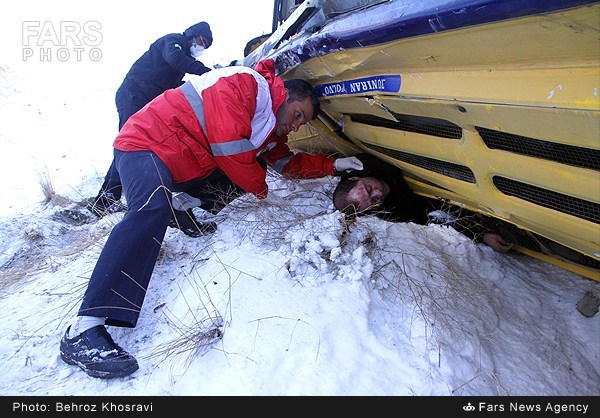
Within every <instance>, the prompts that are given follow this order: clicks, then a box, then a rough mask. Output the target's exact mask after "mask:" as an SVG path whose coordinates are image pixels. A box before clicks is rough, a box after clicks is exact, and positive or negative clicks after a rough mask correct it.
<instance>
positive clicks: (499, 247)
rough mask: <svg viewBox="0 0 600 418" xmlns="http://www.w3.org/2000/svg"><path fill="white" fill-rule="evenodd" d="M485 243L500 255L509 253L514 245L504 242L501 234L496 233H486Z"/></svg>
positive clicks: (484, 236) (484, 235)
mask: <svg viewBox="0 0 600 418" xmlns="http://www.w3.org/2000/svg"><path fill="white" fill-rule="evenodd" d="M483 242H484V243H485V244H487V245H489V246H490V247H492V248H493V249H494V251H497V252H499V253H506V252H508V251H509V250H510V249H511V248H512V246H513V244H511V243H510V242H507V241H506V240H504V239H503V238H502V237H501V236H500V235H499V234H496V233H495V232H486V233H485V234H483Z"/></svg>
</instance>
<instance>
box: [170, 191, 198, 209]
mask: <svg viewBox="0 0 600 418" xmlns="http://www.w3.org/2000/svg"><path fill="white" fill-rule="evenodd" d="M172 200H173V209H175V210H181V211H186V210H188V209H192V208H196V207H198V206H200V205H201V204H202V201H201V200H200V199H198V198H195V197H193V196H190V195H189V194H187V193H184V192H179V193H173V199H172Z"/></svg>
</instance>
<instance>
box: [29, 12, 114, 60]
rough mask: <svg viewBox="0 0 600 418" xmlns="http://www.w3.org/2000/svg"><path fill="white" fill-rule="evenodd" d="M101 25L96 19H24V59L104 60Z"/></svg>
mask: <svg viewBox="0 0 600 418" xmlns="http://www.w3.org/2000/svg"><path fill="white" fill-rule="evenodd" d="M101 44H102V25H101V24H100V22H97V21H95V20H89V21H86V22H77V21H72V20H71V21H70V20H64V21H59V22H55V21H48V20H47V21H39V20H26V21H23V22H22V45H23V49H22V53H21V57H22V59H23V61H25V62H31V61H35V62H51V61H59V62H67V61H72V62H81V61H89V62H97V61H100V60H101V59H102V49H101V48H100V45H101Z"/></svg>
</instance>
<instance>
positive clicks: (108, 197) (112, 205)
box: [86, 190, 127, 218]
mask: <svg viewBox="0 0 600 418" xmlns="http://www.w3.org/2000/svg"><path fill="white" fill-rule="evenodd" d="M86 208H87V209H88V210H89V211H90V212H92V213H93V214H94V215H96V216H97V217H98V218H102V217H104V216H105V215H108V214H110V213H116V212H124V211H126V210H127V207H126V206H125V205H123V204H122V203H121V202H120V201H119V199H117V198H116V197H115V195H114V194H112V193H111V192H105V191H102V190H101V191H100V192H99V193H98V196H96V197H95V198H94V199H89V201H88V204H87V205H86Z"/></svg>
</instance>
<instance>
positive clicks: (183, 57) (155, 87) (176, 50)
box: [120, 33, 210, 103]
mask: <svg viewBox="0 0 600 418" xmlns="http://www.w3.org/2000/svg"><path fill="white" fill-rule="evenodd" d="M191 39H192V38H191V37H190V36H186V35H185V34H177V33H172V34H168V35H165V36H163V37H161V38H158V39H157V40H156V41H154V43H152V45H150V48H149V49H148V51H146V52H145V53H144V54H143V55H142V56H141V57H140V58H138V60H137V61H136V62H134V63H133V65H132V66H131V69H130V70H129V72H128V73H127V75H126V76H125V79H124V80H123V83H122V84H121V88H120V89H127V90H129V91H130V92H132V93H133V95H134V96H135V97H136V100H137V101H139V102H146V103H148V102H150V101H151V100H152V99H154V98H155V97H156V96H158V95H159V94H161V93H163V92H164V91H166V90H168V89H172V88H175V87H179V86H180V85H181V83H182V80H183V77H184V76H185V75H186V73H189V74H197V75H200V74H204V73H206V72H208V71H210V68H208V67H206V66H205V65H204V64H202V63H201V62H200V61H197V60H196V59H195V58H193V57H192V56H191V54H190V46H189V45H188V42H189V41H190V40H191Z"/></svg>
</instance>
